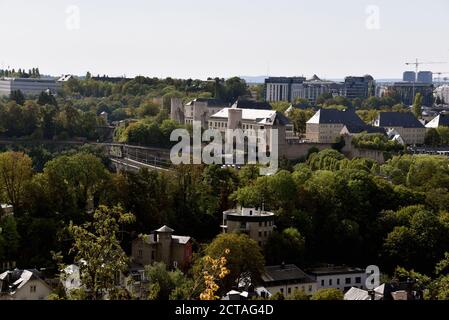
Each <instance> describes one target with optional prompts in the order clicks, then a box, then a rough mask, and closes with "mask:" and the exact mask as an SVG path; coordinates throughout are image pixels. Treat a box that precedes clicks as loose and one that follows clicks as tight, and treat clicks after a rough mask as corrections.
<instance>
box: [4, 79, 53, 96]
mask: <svg viewBox="0 0 449 320" xmlns="http://www.w3.org/2000/svg"><path fill="white" fill-rule="evenodd" d="M60 89H61V83H60V82H58V81H55V80H50V79H35V78H0V96H2V95H3V96H5V95H6V96H8V95H10V94H11V92H12V91H17V90H20V91H21V92H22V93H23V94H24V95H38V94H40V93H41V92H43V91H46V90H50V92H51V93H53V94H54V93H57V92H58V91H59V90H60Z"/></svg>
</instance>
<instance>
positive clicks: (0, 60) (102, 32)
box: [0, 0, 449, 79]
mask: <svg viewBox="0 0 449 320" xmlns="http://www.w3.org/2000/svg"><path fill="white" fill-rule="evenodd" d="M0 13H1V15H0V17H1V18H0V37H1V42H0V68H6V67H8V66H10V67H11V68H16V69H18V68H25V69H28V68H32V67H36V66H37V67H39V69H40V71H41V73H43V74H51V75H61V74H76V75H84V74H85V73H86V71H90V72H91V73H92V74H94V75H96V74H100V75H103V74H107V75H110V76H121V75H126V76H128V77H133V76H136V75H144V76H150V77H168V76H170V77H174V78H199V79H205V78H207V77H216V76H218V77H225V78H227V77H231V76H259V75H270V76H295V75H297V76H300V75H304V76H306V77H311V76H312V75H313V74H317V75H318V76H320V77H322V78H328V79H337V78H343V77H344V76H347V75H364V74H371V75H373V76H374V77H375V78H401V76H402V72H403V71H405V70H407V69H414V67H407V66H406V65H405V62H407V61H414V60H415V59H416V58H418V59H420V60H421V61H424V62H427V61H430V62H449V41H448V40H447V39H448V38H447V37H448V31H449V15H448V13H449V1H447V0H339V1H336V0H307V1H304V0H270V1H268V0H226V1H224V0H220V1H218V0H188V1H187V0H126V1H116V0H96V1H95V0H90V1H87V0H69V1H67V0H38V1H33V0H27V1H26V0H0ZM420 70H430V71H433V72H446V71H447V72H449V63H446V64H429V65H422V66H420Z"/></svg>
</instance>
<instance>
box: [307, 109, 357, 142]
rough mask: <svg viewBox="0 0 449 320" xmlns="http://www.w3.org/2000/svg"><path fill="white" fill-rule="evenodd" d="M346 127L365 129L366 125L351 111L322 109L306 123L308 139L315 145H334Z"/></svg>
mask: <svg viewBox="0 0 449 320" xmlns="http://www.w3.org/2000/svg"><path fill="white" fill-rule="evenodd" d="M345 126H347V127H351V128H353V127H359V128H365V127H366V124H365V123H364V122H363V120H362V119H360V118H359V116H357V114H356V113H355V112H354V111H351V110H345V111H340V110H337V109H320V110H318V111H317V112H316V113H315V115H314V116H313V117H312V118H310V120H309V121H307V123H306V139H307V140H308V141H310V142H315V143H334V142H335V139H336V138H337V137H339V136H340V135H341V132H342V129H343V128H344V127H345ZM352 130H354V129H352ZM362 131H364V130H362Z"/></svg>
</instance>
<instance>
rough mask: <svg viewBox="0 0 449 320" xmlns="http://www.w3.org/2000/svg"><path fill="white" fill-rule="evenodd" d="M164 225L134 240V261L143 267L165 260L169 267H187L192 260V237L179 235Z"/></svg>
mask: <svg viewBox="0 0 449 320" xmlns="http://www.w3.org/2000/svg"><path fill="white" fill-rule="evenodd" d="M173 232H174V230H173V229H171V228H169V227H167V226H163V227H161V228H159V229H157V230H156V231H154V232H152V233H150V234H149V235H141V236H139V238H137V239H135V240H134V241H133V242H132V254H131V255H132V261H133V263H134V264H137V265H140V266H141V267H144V266H147V265H151V264H152V263H154V262H164V263H165V265H166V266H167V267H169V268H180V269H184V268H186V267H187V266H188V265H189V264H190V262H191V260H192V238H191V237H188V236H177V235H174V234H173Z"/></svg>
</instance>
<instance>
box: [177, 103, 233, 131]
mask: <svg viewBox="0 0 449 320" xmlns="http://www.w3.org/2000/svg"><path fill="white" fill-rule="evenodd" d="M226 107H229V104H227V103H225V102H223V101H221V100H219V99H206V98H198V99H195V100H192V101H190V102H188V103H187V104H183V102H182V99H179V98H172V99H171V112H170V117H171V119H172V120H175V121H177V122H179V123H183V124H190V125H191V124H193V121H200V122H201V127H202V128H207V123H208V120H209V117H210V116H211V115H213V114H214V113H217V112H218V111H220V110H221V109H223V108H226Z"/></svg>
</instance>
